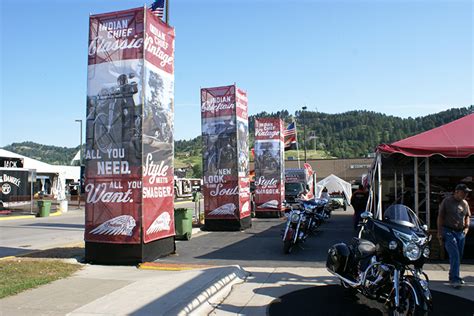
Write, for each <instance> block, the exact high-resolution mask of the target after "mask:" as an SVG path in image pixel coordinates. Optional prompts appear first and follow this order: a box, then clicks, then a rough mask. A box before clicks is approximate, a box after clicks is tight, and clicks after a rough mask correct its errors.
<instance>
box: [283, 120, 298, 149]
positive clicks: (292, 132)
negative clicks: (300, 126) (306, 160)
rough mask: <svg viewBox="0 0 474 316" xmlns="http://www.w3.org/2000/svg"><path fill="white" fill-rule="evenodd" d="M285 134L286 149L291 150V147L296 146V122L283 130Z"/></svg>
mask: <svg viewBox="0 0 474 316" xmlns="http://www.w3.org/2000/svg"><path fill="white" fill-rule="evenodd" d="M283 136H285V150H291V149H294V148H296V124H295V122H293V123H291V124H290V125H288V127H287V128H286V129H285V130H284V131H283Z"/></svg>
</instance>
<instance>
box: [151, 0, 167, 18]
mask: <svg viewBox="0 0 474 316" xmlns="http://www.w3.org/2000/svg"><path fill="white" fill-rule="evenodd" d="M150 10H151V13H152V14H153V15H154V16H156V17H157V18H159V19H163V16H164V12H165V0H155V2H153V4H152V5H151V7H150Z"/></svg>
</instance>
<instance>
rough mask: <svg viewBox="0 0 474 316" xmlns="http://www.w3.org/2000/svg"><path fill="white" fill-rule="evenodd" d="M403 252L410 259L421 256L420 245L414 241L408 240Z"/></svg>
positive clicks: (413, 259)
mask: <svg viewBox="0 0 474 316" xmlns="http://www.w3.org/2000/svg"><path fill="white" fill-rule="evenodd" d="M403 254H404V255H405V257H407V258H408V259H409V260H411V261H415V260H418V259H419V258H420V256H421V251H420V247H418V245H417V244H415V243H414V242H410V243H408V244H407V245H406V246H405V248H404V249H403Z"/></svg>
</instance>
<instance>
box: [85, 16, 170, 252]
mask: <svg viewBox="0 0 474 316" xmlns="http://www.w3.org/2000/svg"><path fill="white" fill-rule="evenodd" d="M155 34H158V36H156V35H155ZM156 37H159V39H158V38H156ZM165 46H166V48H165ZM88 56H89V58H88V64H89V65H88V85H87V122H86V150H85V162H86V180H85V197H86V229H85V240H86V241H89V242H105V243H121V244H122V243H140V242H142V238H141V236H142V232H143V236H144V240H146V241H151V240H153V239H158V238H163V237H166V236H170V235H173V234H174V228H173V227H172V225H173V212H171V214H169V209H170V208H171V209H173V205H172V204H173V203H172V198H171V205H170V202H169V198H168V196H169V195H170V194H171V195H172V194H173V192H172V191H173V184H172V183H169V182H170V180H169V177H170V175H171V179H172V174H173V168H172V152H173V145H172V144H173V139H172V136H171V138H170V136H167V138H166V137H165V136H163V135H161V134H159V133H158V132H157V131H155V130H153V128H155V127H150V125H151V124H153V125H155V124H156V126H160V127H162V128H163V127H165V126H171V129H170V130H171V131H172V119H173V114H172V111H173V106H172V103H173V93H174V92H173V90H174V89H173V86H174V83H173V66H172V64H173V56H174V31H173V29H172V28H170V27H169V26H167V25H166V24H164V23H162V22H161V21H158V19H157V18H155V17H154V16H152V15H150V14H148V13H147V10H146V9H145V8H137V9H131V10H126V11H119V12H112V13H106V14H100V15H92V16H90V27H89V49H88ZM163 59H164V60H166V61H165V62H164V63H161V62H160V60H163ZM170 65H171V66H170ZM163 111H165V112H166V114H165V115H164V114H163ZM170 111H171V112H170ZM152 121H153V123H151V122H152ZM165 143H166V144H168V145H167V146H165V145H164V144H165ZM169 144H171V145H169ZM170 146H171V148H170ZM165 147H166V148H165ZM170 153H171V154H170ZM170 155H171V158H170ZM171 182H172V181H171ZM170 191H171V193H170ZM164 209H166V212H168V216H169V218H168V216H166V215H164V216H163V217H161V218H160V219H158V217H160V215H161V214H162V213H163V212H164ZM165 217H166V218H165ZM152 226H153V227H152ZM157 226H158V228H157ZM168 228H169V229H168Z"/></svg>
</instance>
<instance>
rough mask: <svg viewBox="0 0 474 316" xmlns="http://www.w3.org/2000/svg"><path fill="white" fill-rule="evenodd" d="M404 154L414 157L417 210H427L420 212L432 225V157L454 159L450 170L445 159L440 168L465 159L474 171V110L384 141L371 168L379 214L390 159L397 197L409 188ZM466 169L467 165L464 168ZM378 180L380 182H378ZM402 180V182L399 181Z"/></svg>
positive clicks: (464, 163)
mask: <svg viewBox="0 0 474 316" xmlns="http://www.w3.org/2000/svg"><path fill="white" fill-rule="evenodd" d="M403 157H411V158H412V159H413V168H412V177H413V184H412V185H413V190H414V192H413V193H414V205H413V206H414V210H415V212H416V213H417V214H418V213H419V211H420V212H421V213H423V214H419V215H423V217H424V218H423V219H424V220H425V222H427V224H428V226H430V217H431V216H430V213H431V212H430V192H431V184H430V179H431V173H432V171H431V169H432V167H433V166H431V164H432V162H431V160H432V159H434V160H436V163H437V164H438V165H439V160H440V159H445V158H447V159H448V160H450V161H451V160H452V162H453V163H451V164H450V168H452V169H450V170H449V171H447V170H448V169H447V168H448V166H447V161H448V160H444V161H446V162H445V163H443V165H442V166H440V167H438V169H439V168H442V169H446V172H452V171H453V170H454V169H455V168H456V166H460V165H461V163H463V166H466V165H467V166H468V168H467V171H468V173H469V174H468V175H471V174H470V173H471V172H472V169H473V168H472V165H473V164H472V159H473V158H474V113H473V114H469V115H466V116H464V117H462V118H460V119H458V120H456V121H453V122H451V123H447V124H445V125H442V126H440V127H437V128H434V129H431V130H429V131H426V132H423V133H420V134H417V135H414V136H411V137H408V138H405V139H402V140H399V141H396V142H394V143H392V144H381V145H379V146H378V147H377V155H376V158H375V160H374V164H373V168H372V170H371V178H372V179H371V180H372V190H375V188H376V187H377V188H378V190H377V191H378V192H375V191H372V193H373V199H376V202H375V205H376V212H377V215H378V216H379V217H381V213H382V198H378V197H382V194H383V193H382V165H386V164H387V162H389V165H390V166H391V169H392V171H393V178H391V179H387V178H386V176H388V175H387V173H386V172H384V173H385V178H386V180H390V181H389V182H391V183H394V184H395V187H394V188H393V189H394V192H395V197H397V195H398V192H403V191H404V190H405V189H404V186H405V183H404V182H403V177H404V172H405V175H406V173H407V172H406V169H405V170H403V167H400V165H399V164H397V161H402V160H404V163H405V164H406V163H407V161H406V159H404V158H403ZM430 157H432V158H430ZM436 157H438V158H436ZM443 157H444V158H443ZM435 158H436V159H435ZM451 158H455V159H451ZM456 158H457V159H456ZM383 161H384V162H383ZM382 162H383V163H382ZM405 166H406V165H405ZM453 168H454V169H453ZM384 169H385V168H384ZM465 171H466V168H464V169H462V170H461V171H460V172H465ZM438 173H439V172H438ZM376 174H377V177H376ZM473 175H474V174H473ZM400 176H401V177H400ZM375 182H376V183H377V184H376V185H375ZM384 182H385V181H384ZM399 182H401V185H398V183H399ZM374 185H375V187H374ZM408 185H410V184H408ZM399 186H401V190H398V187H399ZM420 186H421V187H420ZM376 196H377V197H376ZM402 202H403V199H402ZM423 203H425V204H424V207H423V208H421V204H423Z"/></svg>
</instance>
